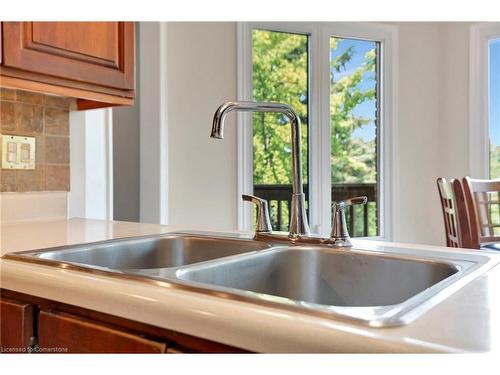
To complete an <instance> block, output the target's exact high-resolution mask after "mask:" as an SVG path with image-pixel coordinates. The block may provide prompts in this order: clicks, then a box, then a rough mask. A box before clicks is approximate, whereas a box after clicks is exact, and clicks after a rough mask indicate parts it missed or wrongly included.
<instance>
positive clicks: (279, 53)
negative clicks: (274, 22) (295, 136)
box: [252, 30, 308, 184]
mask: <svg viewBox="0 0 500 375" xmlns="http://www.w3.org/2000/svg"><path fill="white" fill-rule="evenodd" d="M252 39H253V40H252V41H253V80H252V81H253V99H254V100H257V101H271V102H282V103H287V104H289V105H291V106H292V107H293V108H294V109H295V110H296V111H297V114H298V115H299V118H300V120H301V123H302V127H301V136H302V151H303V155H307V123H308V118H307V36H305V35H298V34H289V33H279V32H270V31H265V30H253V33H252ZM253 144H254V152H253V155H254V157H253V171H254V172H253V173H254V178H253V180H254V183H255V184H287V183H291V181H292V176H291V173H292V168H291V166H292V164H291V163H292V160H291V147H290V125H289V124H288V123H287V121H286V118H284V117H283V116H281V115H277V114H269V113H258V114H255V115H254V117H253ZM307 166H308V165H307V158H305V157H303V158H302V168H303V172H304V181H305V182H307Z"/></svg>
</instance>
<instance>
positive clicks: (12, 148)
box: [1, 134, 35, 169]
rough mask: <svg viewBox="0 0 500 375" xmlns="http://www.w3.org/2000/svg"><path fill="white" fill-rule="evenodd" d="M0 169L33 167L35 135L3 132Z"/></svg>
mask: <svg viewBox="0 0 500 375" xmlns="http://www.w3.org/2000/svg"><path fill="white" fill-rule="evenodd" d="M1 137H2V169H35V137H24V136H17V135H9V134H3V135H1Z"/></svg>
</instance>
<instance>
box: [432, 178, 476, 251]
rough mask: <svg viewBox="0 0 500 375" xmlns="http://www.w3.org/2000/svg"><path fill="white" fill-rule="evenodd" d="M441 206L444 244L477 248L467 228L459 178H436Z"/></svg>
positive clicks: (462, 192) (467, 221)
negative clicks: (444, 234)
mask: <svg viewBox="0 0 500 375" xmlns="http://www.w3.org/2000/svg"><path fill="white" fill-rule="evenodd" d="M437 186H438V191H439V198H440V200H441V208H442V209H443V219H444V228H445V232H446V246H448V247H462V248H478V247H479V246H474V244H473V242H472V239H471V232H470V229H469V220H468V216H467V208H466V203H465V198H464V191H463V189H462V184H461V183H460V180H457V179H451V180H449V181H446V179H444V178H442V177H440V178H438V179H437Z"/></svg>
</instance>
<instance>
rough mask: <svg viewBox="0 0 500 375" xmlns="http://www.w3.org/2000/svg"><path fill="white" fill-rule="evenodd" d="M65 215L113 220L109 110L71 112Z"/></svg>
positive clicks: (111, 147) (110, 121)
mask: <svg viewBox="0 0 500 375" xmlns="http://www.w3.org/2000/svg"><path fill="white" fill-rule="evenodd" d="M70 131H71V138H70V159H71V191H70V192H69V193H68V217H69V218H72V217H83V218H88V219H107V220H110V219H113V193H112V192H113V170H112V168H113V163H112V158H113V144H112V111H111V110H110V109H94V110H89V111H81V112H71V113H70Z"/></svg>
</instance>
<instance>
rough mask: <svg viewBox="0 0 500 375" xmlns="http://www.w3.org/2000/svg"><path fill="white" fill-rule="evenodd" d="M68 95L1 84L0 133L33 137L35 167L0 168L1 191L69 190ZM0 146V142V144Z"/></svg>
mask: <svg viewBox="0 0 500 375" xmlns="http://www.w3.org/2000/svg"><path fill="white" fill-rule="evenodd" d="M73 105H74V102H73V100H72V99H69V98H62V97H57V96H50V95H43V94H37V93H33V92H28V91H21V90H11V89H5V88H0V133H2V134H9V135H23V136H31V137H35V158H36V162H35V169H34V170H9V169H2V170H1V171H0V184H1V188H0V191H1V192H27V191H69V190H70V170H69V167H70V160H69V111H70V109H71V108H73ZM0 147H1V146H0Z"/></svg>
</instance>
